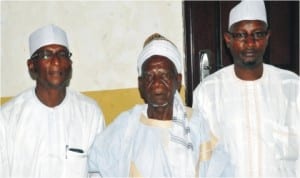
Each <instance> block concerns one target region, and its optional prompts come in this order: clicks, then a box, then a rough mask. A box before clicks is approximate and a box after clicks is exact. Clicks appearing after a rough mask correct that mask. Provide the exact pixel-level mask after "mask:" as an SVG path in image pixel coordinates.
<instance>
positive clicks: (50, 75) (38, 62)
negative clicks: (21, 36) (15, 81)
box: [27, 45, 72, 107]
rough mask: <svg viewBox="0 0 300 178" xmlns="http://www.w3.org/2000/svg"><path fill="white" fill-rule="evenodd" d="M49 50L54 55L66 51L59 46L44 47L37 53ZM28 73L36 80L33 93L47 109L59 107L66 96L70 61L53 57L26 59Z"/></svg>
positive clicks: (70, 69) (69, 76)
mask: <svg viewBox="0 0 300 178" xmlns="http://www.w3.org/2000/svg"><path fill="white" fill-rule="evenodd" d="M42 50H49V51H52V52H54V53H57V52H58V51H62V50H67V49H66V48H65V47H63V46H60V45H48V46H44V47H42V48H40V49H38V50H37V51H42ZM27 66H28V69H29V72H30V73H31V75H32V76H34V78H35V80H36V88H35V93H36V95H37V97H38V99H39V100H40V101H41V102H42V103H43V104H45V105H46V106H48V107H55V106H57V105H59V104H60V103H61V102H62V101H63V100H64V98H65V96H66V88H67V86H68V83H69V81H70V79H71V75H72V61H71V60H70V59H60V58H58V57H57V56H55V55H54V56H53V58H52V59H37V58H33V59H28V60H27Z"/></svg>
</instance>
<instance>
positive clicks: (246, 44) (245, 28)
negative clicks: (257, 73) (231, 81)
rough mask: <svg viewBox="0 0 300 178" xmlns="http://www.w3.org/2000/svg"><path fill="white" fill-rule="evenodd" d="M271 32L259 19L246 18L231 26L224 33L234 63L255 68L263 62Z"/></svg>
mask: <svg viewBox="0 0 300 178" xmlns="http://www.w3.org/2000/svg"><path fill="white" fill-rule="evenodd" d="M269 36H270V32H269V31H268V30H267V25H266V24H265V23H264V22H262V21H259V20H244V21H241V22H238V23H235V24H234V25H232V26H231V28H230V30H229V33H225V34H224V38H225V42H226V44H227V46H228V47H229V49H230V51H231V54H232V56H233V59H234V63H235V64H236V65H238V66H240V67H243V68H254V67H256V66H257V65H259V64H261V63H262V62H263V55H264V53H265V50H266V47H267V45H268V39H269Z"/></svg>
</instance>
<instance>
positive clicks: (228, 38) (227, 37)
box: [224, 32, 231, 48]
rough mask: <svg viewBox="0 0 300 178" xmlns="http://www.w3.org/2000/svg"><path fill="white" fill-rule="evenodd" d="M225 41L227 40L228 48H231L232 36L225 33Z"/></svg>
mask: <svg viewBox="0 0 300 178" xmlns="http://www.w3.org/2000/svg"><path fill="white" fill-rule="evenodd" d="M224 40H225V43H226V46H227V48H230V41H231V36H230V34H229V33H228V32H225V33H224Z"/></svg>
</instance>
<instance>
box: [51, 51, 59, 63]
mask: <svg viewBox="0 0 300 178" xmlns="http://www.w3.org/2000/svg"><path fill="white" fill-rule="evenodd" d="M51 63H53V64H55V65H58V64H59V63H60V58H59V57H58V55H57V53H53V54H52V57H51Z"/></svg>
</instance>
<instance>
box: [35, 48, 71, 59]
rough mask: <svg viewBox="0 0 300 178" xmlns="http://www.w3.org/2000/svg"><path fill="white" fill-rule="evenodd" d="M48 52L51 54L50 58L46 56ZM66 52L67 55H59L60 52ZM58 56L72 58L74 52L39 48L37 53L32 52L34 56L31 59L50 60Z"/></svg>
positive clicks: (59, 57)
mask: <svg viewBox="0 0 300 178" xmlns="http://www.w3.org/2000/svg"><path fill="white" fill-rule="evenodd" d="M46 52H48V54H50V56H49V57H48V58H46V57H45V56H46ZM62 52H65V53H66V56H59V54H60V53H62ZM54 56H56V57H57V58H58V59H69V60H70V59H71V57H72V53H71V52H70V51H69V50H60V51H57V52H55V53H54V52H53V51H50V50H38V51H36V52H35V53H33V54H32V56H31V57H30V59H36V60H50V59H53V57H54Z"/></svg>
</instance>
